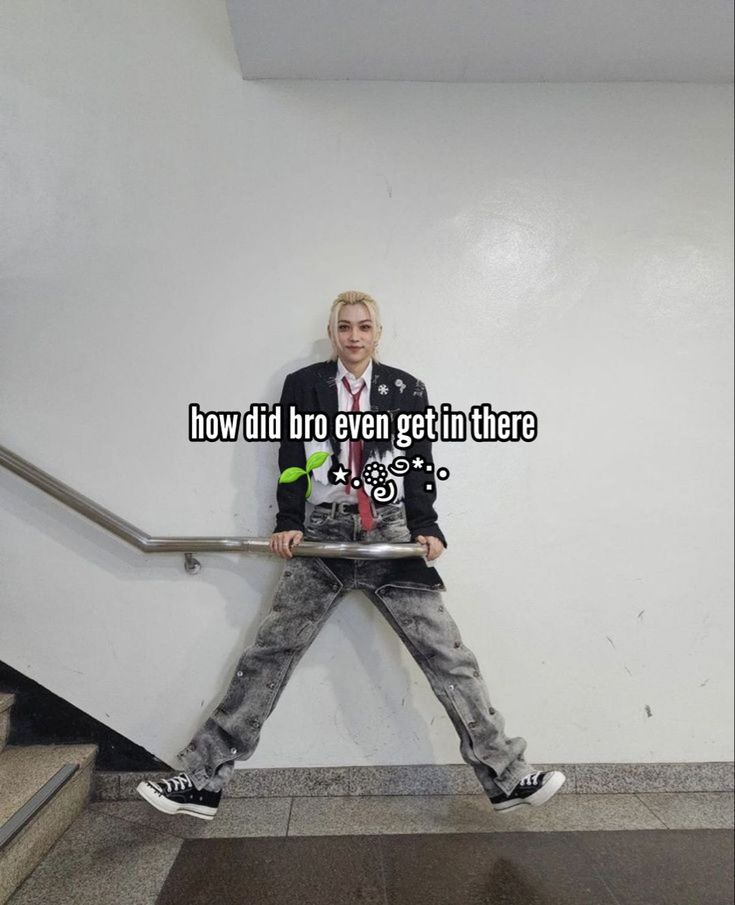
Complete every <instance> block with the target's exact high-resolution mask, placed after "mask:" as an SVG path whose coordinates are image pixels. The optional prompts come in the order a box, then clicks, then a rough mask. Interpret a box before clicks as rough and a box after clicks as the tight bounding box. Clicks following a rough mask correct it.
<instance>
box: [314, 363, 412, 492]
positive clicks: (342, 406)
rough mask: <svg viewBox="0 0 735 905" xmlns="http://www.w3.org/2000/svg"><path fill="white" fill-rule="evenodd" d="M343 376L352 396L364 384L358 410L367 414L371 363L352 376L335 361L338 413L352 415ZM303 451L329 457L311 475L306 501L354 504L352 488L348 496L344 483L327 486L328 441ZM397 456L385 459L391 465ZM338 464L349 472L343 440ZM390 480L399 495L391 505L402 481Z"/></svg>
mask: <svg viewBox="0 0 735 905" xmlns="http://www.w3.org/2000/svg"><path fill="white" fill-rule="evenodd" d="M343 377H346V378H347V380H348V382H349V384H350V387H351V389H352V392H353V393H356V392H357V388H358V387H359V386H360V383H361V382H362V381H365V386H364V387H363V388H362V392H361V393H360V411H361V412H369V411H370V386H371V382H372V378H373V363H372V361H371V362H370V364H369V365H368V366H367V368H366V369H365V371H364V373H363V374H362V375H361V376H360V377H354V376H353V375H352V374H351V373H350V372H349V371H348V370H347V368H346V367H345V366H344V365H343V364H342V361H341V360H340V359H337V410H338V411H340V412H351V411H352V405H353V402H352V396H351V395H350V394H349V393H348V392H347V390H346V389H345V385H344V384H343V383H342V378H343ZM304 447H305V451H306V458H307V459H308V458H309V456H310V455H312V454H313V453H314V452H318V451H324V452H327V451H329V458H328V459H327V461H326V462H325V463H324V464H323V465H322V466H321V467H319V468H317V469H316V470H315V471H313V472H312V473H311V496H310V497H309V502H310V503H312V504H313V505H314V506H318V505H319V504H320V503H334V502H337V503H357V491H356V490H355V488H354V487H352V488H350V491H351V492H350V493H347V486H348V485H347V484H330V483H329V471H330V469H331V468H332V455H333V452H332V447H331V445H330V444H329V441H324V443H316V442H306V443H305V444H304ZM396 455H398V453H396V452H395V451H393V453H392V454H391V455H390V456H389V457H388V458H387V460H386V461H388V462H390V461H391V460H392V459H393V458H394V457H395V456H396ZM339 461H340V464H341V465H342V466H343V467H344V468H345V469H347V471H349V470H350V441H349V440H343V441H341V444H340V451H339ZM369 461H370V462H378V461H380V460H379V459H376V458H375V457H372V458H371V459H369ZM366 464H367V462H364V463H363V465H366ZM353 477H355V475H350V478H353ZM390 478H391V480H393V481H395V483H396V485H397V488H398V494H397V496H396V499H395V500H394V502H398V501H399V500H401V499H403V478H402V477H395V476H393V475H390ZM364 487H365V490H366V491H367V493H368V495H369V496H370V495H371V489H372V488H371V487H370V485H369V484H366V485H364Z"/></svg>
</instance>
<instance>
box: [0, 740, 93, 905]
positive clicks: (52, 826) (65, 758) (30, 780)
mask: <svg viewBox="0 0 735 905" xmlns="http://www.w3.org/2000/svg"><path fill="white" fill-rule="evenodd" d="M96 754H97V745H17V746H16V745H9V746H7V747H6V748H5V750H4V751H2V753H0V827H2V826H3V825H6V824H7V823H8V821H9V820H10V819H11V818H12V817H13V816H14V815H15V814H16V812H18V811H19V810H20V809H21V808H23V806H24V805H27V804H28V802H29V801H30V800H31V799H32V798H33V796H34V795H35V794H36V793H37V792H39V790H41V789H42V788H43V787H44V786H45V785H46V784H47V783H48V782H49V780H50V779H52V778H53V777H54V776H56V775H57V774H58V773H59V771H60V770H62V769H63V768H64V767H65V766H67V765H69V764H72V765H76V766H77V767H78V769H77V770H76V772H75V773H74V774H73V775H72V776H71V778H69V779H68V781H67V782H66V783H65V784H64V785H63V786H62V787H61V788H60V789H58V791H57V792H56V793H55V794H54V795H53V797H52V798H51V799H50V800H48V801H47V802H46V803H45V804H44V805H43V807H42V808H40V810H38V811H37V812H36V813H35V814H34V816H33V817H32V818H31V820H30V822H29V823H28V824H26V825H25V826H24V827H23V828H22V829H21V830H20V831H18V832H17V833H16V834H15V835H14V836H13V837H12V838H11V839H10V841H8V842H7V844H6V845H4V846H3V847H2V848H0V905H2V903H4V902H6V901H7V900H8V899H9V898H10V896H11V895H12V894H13V892H14V891H15V890H16V889H17V888H18V886H20V884H21V883H22V882H23V880H25V878H26V877H27V876H28V875H29V874H30V873H31V871H32V870H33V869H34V868H35V867H36V865H37V864H38V863H39V862H40V861H42V860H43V858H44V856H45V855H46V853H47V852H48V851H49V849H50V848H51V847H52V846H53V845H54V843H55V842H56V841H57V839H59V837H60V836H61V835H63V833H64V832H65V831H66V830H67V828H68V827H69V825H70V824H71V823H72V822H73V820H74V819H75V818H76V817H77V816H78V815H79V814H80V813H81V812H82V811H83V810H84V808H85V807H86V805H87V803H88V801H89V798H90V789H91V783H92V777H93V773H94V762H95V757H96ZM11 826H12V824H11Z"/></svg>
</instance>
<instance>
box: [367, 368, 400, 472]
mask: <svg viewBox="0 0 735 905" xmlns="http://www.w3.org/2000/svg"><path fill="white" fill-rule="evenodd" d="M398 393H399V389H398V387H397V385H396V384H395V383H394V382H392V381H391V380H390V379H389V378H388V374H387V372H386V371H385V369H384V368H383V367H382V366H381V365H380V364H378V362H373V379H372V381H371V386H370V411H372V412H388V414H389V415H390V416H391V423H392V422H393V419H394V417H395V416H396V414H397V413H398V412H399V411H400V403H399V401H398ZM391 448H392V445H391V443H390V441H388V440H367V441H365V457H364V461H366V462H367V460H368V459H369V458H370V457H371V456H373V455H375V456H377V458H381V457H382V456H383V455H385V454H386V453H388V452H390V450H391Z"/></svg>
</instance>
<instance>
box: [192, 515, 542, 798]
mask: <svg viewBox="0 0 735 905" xmlns="http://www.w3.org/2000/svg"><path fill="white" fill-rule="evenodd" d="M304 539H305V540H327V541H366V542H378V541H388V542H391V543H403V542H406V541H410V539H411V536H410V533H409V530H408V528H407V526H406V518H405V511H404V508H403V505H402V504H400V503H397V504H393V505H390V506H384V507H381V508H379V509H378V510H377V517H376V522H375V526H374V528H373V529H372V530H371V531H369V532H366V531H365V530H364V529H363V528H362V525H361V524H360V518H359V516H358V515H357V514H352V513H345V512H343V513H339V512H337V513H335V514H334V515H332V514H331V512H330V511H329V510H325V509H315V510H314V512H313V514H312V516H311V519H310V521H309V524H308V526H307V528H306V531H305V533H304ZM395 562H396V561H395V560H394V561H391V560H324V559H318V558H315V557H294V558H293V559H291V560H289V561H288V562H287V563H286V564H285V566H284V570H283V574H282V576H281V579H280V581H279V583H278V587H277V588H276V593H275V598H274V601H273V606H272V608H271V611H270V612H269V613H268V615H267V616H266V617H265V619H264V620H263V622H262V623H261V625H260V627H259V629H258V633H257V636H256V639H255V642H254V643H253V644H252V645H251V646H250V647H248V648H247V649H246V650H245V652H244V653H243V654H242V656H241V657H240V660H239V662H238V665H237V669H236V671H235V674H234V676H233V677H232V681H231V682H230V685H229V688H228V689H227V692H226V694H225V696H224V698H223V699H222V701H221V702H220V704H219V706H218V707H217V709H216V710H215V711H214V713H213V714H212V715H211V717H210V718H209V719H208V720H207V721H206V723H205V724H204V725H203V726H202V728H201V729H200V730H199V731H198V732H197V733H196V735H195V736H194V737H193V739H192V740H191V742H190V743H189V744H188V745H187V746H186V747H185V748H184V749H183V750H182V751H180V752H179V754H178V759H179V761H180V762H181V764H182V766H183V769H184V770H185V771H186V772H187V773H188V774H189V775H190V776H191V778H192V781H193V782H194V785H195V786H196V787H197V788H198V789H202V788H206V789H211V790H215V791H216V790H220V789H222V788H223V787H224V786H225V784H226V783H227V782H228V781H229V780H230V779H231V777H232V774H233V771H234V768H235V761H236V760H247V758H249V757H251V755H252V754H253V752H254V751H255V748H256V745H257V744H258V740H259V738H260V731H261V728H262V726H263V723H264V722H265V720H266V719H267V718H268V716H269V715H270V713H271V712H272V710H273V708H274V707H275V706H276V703H277V702H278V698H279V697H280V696H281V693H282V692H283V689H284V688H285V686H286V682H288V680H289V678H290V676H291V673H292V672H293V670H294V668H295V666H296V664H297V663H298V661H299V660H300V659H301V657H302V656H303V654H304V653H305V651H306V650H307V648H308V647H309V645H310V644H311V642H312V641H313V640H314V638H316V636H317V634H318V633H319V630H320V629H321V628H322V626H323V625H324V624H325V623H326V621H327V619H328V618H329V616H330V614H331V613H332V611H333V610H334V608H335V606H336V605H337V603H338V602H339V600H340V599H341V597H342V596H343V595H344V594H345V593H346V592H347V591H350V590H353V589H359V590H361V591H364V592H365V594H367V596H368V597H369V598H370V600H372V602H373V603H374V604H375V606H376V607H377V608H378V610H380V612H381V614H382V615H383V617H384V618H385V619H386V621H387V622H388V624H389V625H390V626H391V627H392V628H393V629H394V630H395V631H396V633H397V634H398V636H399V638H400V639H401V641H403V643H404V644H405V645H406V647H407V648H408V650H409V651H410V653H411V655H412V656H413V658H414V659H415V660H416V662H417V663H418V665H419V667H420V668H421V670H422V671H423V673H424V675H425V676H426V678H427V679H428V680H429V684H430V685H431V687H432V689H433V690H434V693H435V694H436V696H437V698H438V699H439V700H440V701H441V703H442V705H443V706H444V708H445V710H446V711H447V714H448V715H449V718H450V719H451V721H452V723H453V725H454V727H455V729H456V730H457V733H458V735H459V739H460V753H461V755H462V757H463V758H464V760H465V761H466V763H468V764H469V765H470V766H471V767H472V768H473V770H474V771H475V774H476V775H477V778H478V779H479V781H480V783H481V785H482V787H483V789H484V790H485V792H486V793H487V794H488V795H496V794H498V792H499V791H500V790H502V791H503V792H506V793H509V792H510V791H512V789H513V788H514V786H515V785H516V784H517V783H518V782H519V781H520V780H521V779H522V778H523V777H524V776H525V775H526V774H527V773H529V772H531V771H532V770H533V769H534V768H533V766H531V765H530V764H528V763H526V761H525V759H524V757H523V752H524V751H525V749H526V742H525V740H524V739H523V738H520V737H516V738H507V737H506V735H505V733H504V726H505V720H504V719H503V717H502V715H501V714H500V713H499V712H498V711H497V710H496V709H495V708H494V707H493V706H492V705H491V703H490V699H489V697H488V692H487V689H486V687H485V683H484V681H483V679H482V676H481V675H480V670H479V667H478V665H477V660H476V659H475V656H474V654H473V653H472V651H471V650H470V649H469V648H468V647H467V646H466V645H465V644H463V643H462V639H461V637H460V633H459V630H458V628H457V625H456V624H455V622H454V620H453V619H452V617H451V616H450V615H449V613H448V612H447V609H446V606H445V605H444V601H443V598H442V595H441V592H440V591H439V590H436V589H435V588H432V587H430V586H427V585H426V584H424V583H421V582H418V581H401V580H398V579H396V575H397V574H398V572H397V569H396V566H395ZM418 564H419V565H421V561H419V562H418ZM391 579H393V580H391ZM440 586H441V585H440ZM441 587H443V586H441Z"/></svg>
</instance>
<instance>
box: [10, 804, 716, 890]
mask: <svg viewBox="0 0 735 905" xmlns="http://www.w3.org/2000/svg"><path fill="white" fill-rule="evenodd" d="M732 826H733V795H732V793H696V792H694V793H648V794H637V795H634V794H617V795H616V794H597V795H582V794H565V795H558V796H556V797H555V798H554V799H553V800H552V801H550V802H549V803H548V804H547V805H545V806H544V807H541V808H538V809H535V808H523V809H518V810H516V811H514V812H513V813H510V814H506V815H501V814H496V813H495V812H494V811H493V810H492V808H491V807H490V804H489V802H488V800H487V799H486V798H485V796H484V795H482V794H479V795H435V796H408V795H397V796H370V797H351V796H340V797H329V798H328V797H324V798H319V797H308V798H299V797H294V798H229V799H227V798H226V799H223V802H222V804H221V805H220V810H219V813H218V815H217V817H216V819H215V820H213V821H211V822H205V821H202V820H197V819H196V818H192V817H180V816H179V817H167V816H165V815H164V814H161V813H159V812H158V811H155V810H154V809H153V808H151V807H150V806H149V805H147V804H146V803H145V802H142V801H139V802H138V801H99V802H95V803H92V804H91V805H89V806H88V807H87V809H86V810H85V811H84V813H83V814H81V815H80V817H79V818H77V820H76V821H75V822H74V823H73V824H72V826H71V827H70V828H69V830H68V831H67V832H66V833H65V835H64V836H63V837H62V838H61V839H60V840H59V842H58V843H57V844H56V846H55V847H54V848H53V849H52V850H51V852H50V853H49V854H48V856H47V857H46V859H45V860H44V861H43V862H42V863H41V864H40V865H39V866H38V868H37V869H36V870H35V871H34V872H33V874H32V875H31V876H30V877H29V878H28V880H26V882H25V883H24V884H23V886H22V887H21V888H20V889H19V890H18V891H17V892H16V893H15V895H14V896H13V897H12V898H11V899H10V905H86V903H90V905H113V903H114V905H119V903H125V905H179V903H186V905H200V903H201V905H204V903H207V905H212V903H215V905H235V903H237V905H241V903H242V905H245V903H247V905H251V903H252V905H286V903H297V905H342V903H344V905H348V903H349V905H372V903H380V905H414V903H416V905H496V903H497V905H501V903H502V905H552V903H553V905H557V903H558V905H597V903H600V905H733V833H732Z"/></svg>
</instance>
